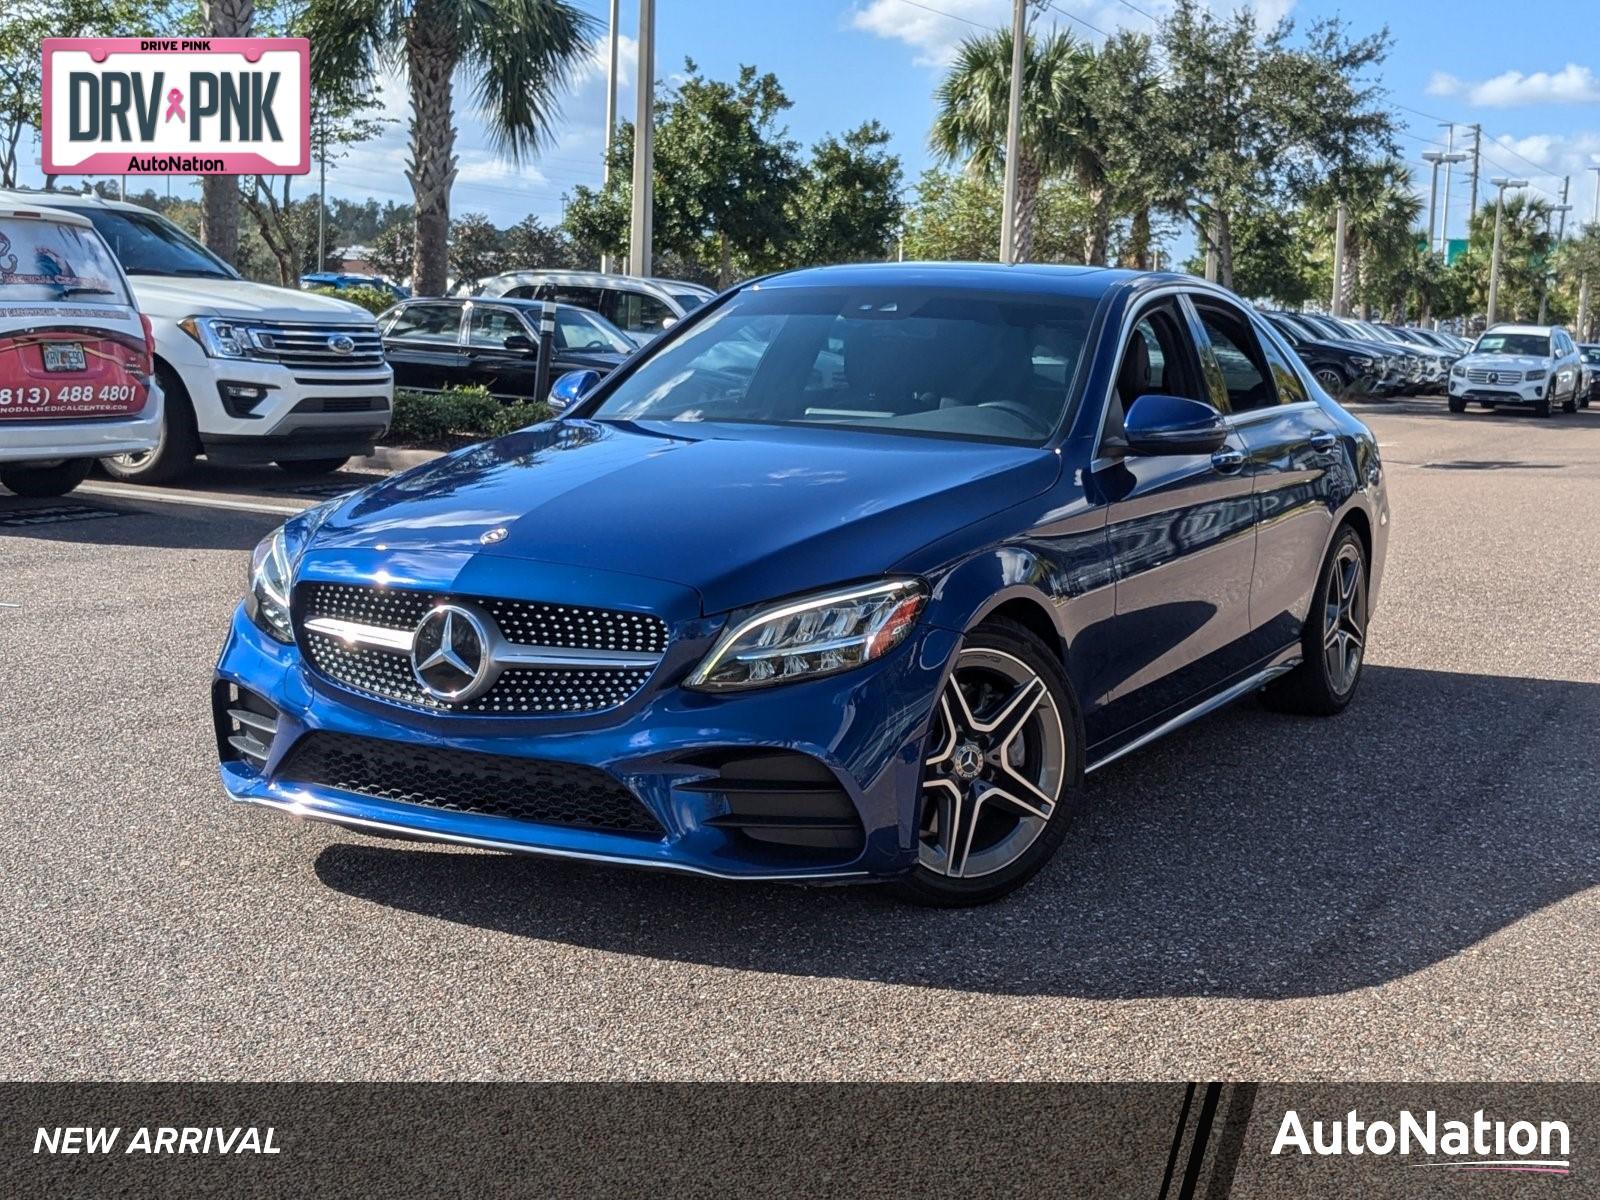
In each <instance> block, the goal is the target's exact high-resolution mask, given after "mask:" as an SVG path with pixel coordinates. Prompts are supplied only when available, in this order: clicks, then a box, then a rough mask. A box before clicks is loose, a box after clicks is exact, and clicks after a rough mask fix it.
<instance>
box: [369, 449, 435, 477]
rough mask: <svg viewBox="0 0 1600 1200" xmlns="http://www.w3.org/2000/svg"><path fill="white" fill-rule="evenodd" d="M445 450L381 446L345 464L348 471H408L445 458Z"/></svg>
mask: <svg viewBox="0 0 1600 1200" xmlns="http://www.w3.org/2000/svg"><path fill="white" fill-rule="evenodd" d="M445 453H446V452H445V451H443V450H400V449H396V448H395V447H393V446H379V447H378V448H377V449H375V450H374V451H373V452H372V453H371V454H368V455H366V456H365V457H364V458H352V459H351V460H350V461H349V463H348V464H346V466H345V468H344V469H345V470H347V471H383V472H393V471H406V470H409V469H410V468H412V467H420V466H421V465H422V464H423V463H426V462H432V461H433V460H434V459H436V458H443V457H444V455H445Z"/></svg>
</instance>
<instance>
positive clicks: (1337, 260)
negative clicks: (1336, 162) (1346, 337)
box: [1328, 200, 1349, 317]
mask: <svg viewBox="0 0 1600 1200" xmlns="http://www.w3.org/2000/svg"><path fill="white" fill-rule="evenodd" d="M1348 211H1349V210H1348V209H1346V208H1345V204H1344V201H1343V200H1341V201H1339V207H1338V210H1337V211H1336V212H1335V214H1334V218H1333V303H1332V304H1330V305H1329V306H1328V307H1329V309H1330V310H1331V311H1332V313H1333V315H1334V316H1336V317H1342V316H1344V307H1343V305H1342V304H1341V303H1340V302H1341V301H1342V300H1343V298H1344V293H1343V289H1342V288H1341V287H1340V285H1341V284H1342V283H1343V282H1344V227H1345V223H1346V221H1347V220H1348Z"/></svg>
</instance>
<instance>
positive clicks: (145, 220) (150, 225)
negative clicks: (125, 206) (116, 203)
mask: <svg viewBox="0 0 1600 1200" xmlns="http://www.w3.org/2000/svg"><path fill="white" fill-rule="evenodd" d="M83 215H84V216H86V217H88V218H89V220H90V221H92V222H94V227H95V229H96V230H98V231H99V233H100V236H101V237H103V238H105V240H106V243H107V244H108V245H109V246H110V247H111V252H112V253H113V254H115V255H116V256H117V261H118V262H120V263H121V264H122V269H123V270H124V271H126V272H127V273H128V274H129V275H184V276H191V277H194V278H199V279H237V278H238V275H237V274H235V273H234V271H233V268H231V267H229V266H228V265H227V264H226V263H224V262H223V261H222V260H221V259H220V258H218V257H217V256H216V255H214V254H212V253H211V251H209V250H207V249H206V248H205V247H204V246H202V245H201V244H200V243H199V242H197V241H195V240H194V239H193V238H192V237H190V236H189V235H188V234H187V233H185V232H183V230H181V229H179V228H178V227H177V226H176V225H174V224H173V223H172V222H171V221H169V220H167V219H166V218H165V217H163V216H161V215H159V214H157V213H153V212H151V213H147V212H139V213H134V212H122V211H118V210H116V209H109V208H97V209H91V208H85V209H84V210H83Z"/></svg>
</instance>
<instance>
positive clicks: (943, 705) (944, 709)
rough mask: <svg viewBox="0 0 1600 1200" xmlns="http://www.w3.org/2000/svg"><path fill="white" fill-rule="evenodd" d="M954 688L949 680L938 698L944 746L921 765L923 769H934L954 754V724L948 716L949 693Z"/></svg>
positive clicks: (952, 681)
mask: <svg viewBox="0 0 1600 1200" xmlns="http://www.w3.org/2000/svg"><path fill="white" fill-rule="evenodd" d="M955 686H956V685H955V681H954V680H951V682H950V686H949V687H947V688H946V689H945V693H944V694H943V695H941V696H940V697H939V713H940V715H941V716H942V717H943V718H944V732H945V739H944V745H942V746H941V747H939V749H938V751H937V752H935V754H934V755H933V757H932V758H929V759H927V760H926V761H924V763H923V764H922V765H923V766H925V767H936V766H938V765H939V764H940V763H942V762H946V761H948V760H949V758H950V756H951V755H952V754H954V753H955V752H956V723H955V719H954V718H953V717H951V715H950V695H949V693H950V691H951V690H952V689H955Z"/></svg>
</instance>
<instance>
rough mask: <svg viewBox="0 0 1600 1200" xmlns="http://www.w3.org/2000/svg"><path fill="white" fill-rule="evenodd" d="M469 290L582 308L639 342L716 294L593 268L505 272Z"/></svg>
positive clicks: (692, 286) (696, 286)
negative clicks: (604, 272) (612, 273)
mask: <svg viewBox="0 0 1600 1200" xmlns="http://www.w3.org/2000/svg"><path fill="white" fill-rule="evenodd" d="M473 294H474V295H477V296H482V297H483V298H484V299H496V298H499V297H509V298H511V299H521V300H554V301H555V302H556V303H557V304H570V305H572V306H574V307H575V308H587V309H588V310H589V311H590V312H597V313H599V314H600V315H601V316H602V317H604V318H605V319H606V320H608V321H610V322H611V323H612V324H613V325H615V326H616V327H617V328H618V329H620V330H622V331H623V332H624V333H626V334H627V335H628V336H629V337H630V338H632V339H633V340H634V341H635V342H637V343H639V344H641V345H642V344H643V343H645V342H647V341H649V340H650V339H651V338H653V337H655V336H656V335H657V334H659V333H660V332H661V331H662V330H664V329H669V328H671V327H672V326H673V325H674V324H675V323H676V322H678V321H681V320H682V319H683V318H684V317H686V316H688V315H689V314H690V313H692V312H693V311H694V310H695V309H697V308H699V307H700V306H701V305H702V304H704V303H705V302H706V301H707V300H710V299H711V298H712V297H713V296H715V295H716V293H715V292H713V291H712V290H711V289H710V288H707V287H701V286H700V285H699V284H698V283H684V282H681V281H679V280H673V279H641V278H639V277H637V276H634V275H602V274H600V273H599V272H597V271H507V272H506V273H505V274H503V275H494V276H491V277H490V278H488V279H484V280H481V281H479V283H478V284H477V286H476V288H475V289H474V291H473Z"/></svg>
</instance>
